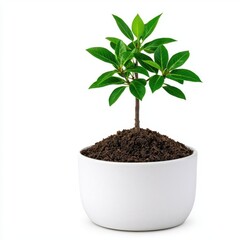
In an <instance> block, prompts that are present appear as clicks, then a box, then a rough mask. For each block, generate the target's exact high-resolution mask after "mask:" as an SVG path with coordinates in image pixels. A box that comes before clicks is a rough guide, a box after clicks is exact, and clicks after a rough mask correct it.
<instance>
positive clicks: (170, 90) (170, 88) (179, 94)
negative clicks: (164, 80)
mask: <svg viewBox="0 0 240 240" xmlns="http://www.w3.org/2000/svg"><path fill="white" fill-rule="evenodd" d="M163 88H164V90H165V91H166V92H167V93H169V94H170V95H172V96H174V97H178V98H181V99H186V97H185V95H184V93H183V92H182V91H181V90H180V89H178V88H176V87H173V86H171V85H168V84H166V86H164V87H163Z"/></svg>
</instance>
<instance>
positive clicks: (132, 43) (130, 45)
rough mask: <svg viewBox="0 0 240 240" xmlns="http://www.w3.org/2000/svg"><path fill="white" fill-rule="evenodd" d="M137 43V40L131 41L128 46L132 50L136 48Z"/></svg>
mask: <svg viewBox="0 0 240 240" xmlns="http://www.w3.org/2000/svg"><path fill="white" fill-rule="evenodd" d="M136 44H137V40H136V41H134V42H131V43H129V44H128V47H129V48H130V49H131V50H133V49H135V46H136Z"/></svg>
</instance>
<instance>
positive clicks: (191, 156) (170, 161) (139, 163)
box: [78, 145, 198, 166]
mask: <svg viewBox="0 0 240 240" xmlns="http://www.w3.org/2000/svg"><path fill="white" fill-rule="evenodd" d="M185 146H186V147H188V148H190V149H191V150H192V151H193V153H192V154H191V155H189V156H187V157H182V158H176V159H170V160H164V161H154V162H114V161H106V160H102V159H96V158H90V157H87V156H85V155H83V154H82V153H81V151H82V150H84V149H87V148H89V147H90V146H89V147H85V148H82V149H81V151H80V152H78V156H79V157H81V158H85V159H87V160H88V161H95V162H96V163H99V164H113V165H133V166H134V165H157V164H169V163H174V162H176V161H177V162H180V161H186V160H187V159H189V158H194V157H197V155H198V153H197V150H196V149H194V148H192V147H189V146H187V145H185Z"/></svg>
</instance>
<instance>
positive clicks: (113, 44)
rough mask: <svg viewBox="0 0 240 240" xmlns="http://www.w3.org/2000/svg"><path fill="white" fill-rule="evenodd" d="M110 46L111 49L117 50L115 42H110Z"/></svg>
mask: <svg viewBox="0 0 240 240" xmlns="http://www.w3.org/2000/svg"><path fill="white" fill-rule="evenodd" d="M110 46H111V48H112V49H113V50H114V51H115V49H116V44H115V43H113V42H110Z"/></svg>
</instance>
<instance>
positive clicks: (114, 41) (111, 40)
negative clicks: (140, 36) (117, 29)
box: [106, 37, 122, 45]
mask: <svg viewBox="0 0 240 240" xmlns="http://www.w3.org/2000/svg"><path fill="white" fill-rule="evenodd" d="M106 39H107V40H108V41H110V42H112V43H114V44H116V45H117V44H118V42H119V41H122V40H121V39H119V38H115V37H106Z"/></svg>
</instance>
